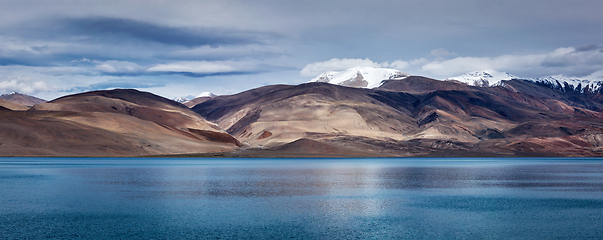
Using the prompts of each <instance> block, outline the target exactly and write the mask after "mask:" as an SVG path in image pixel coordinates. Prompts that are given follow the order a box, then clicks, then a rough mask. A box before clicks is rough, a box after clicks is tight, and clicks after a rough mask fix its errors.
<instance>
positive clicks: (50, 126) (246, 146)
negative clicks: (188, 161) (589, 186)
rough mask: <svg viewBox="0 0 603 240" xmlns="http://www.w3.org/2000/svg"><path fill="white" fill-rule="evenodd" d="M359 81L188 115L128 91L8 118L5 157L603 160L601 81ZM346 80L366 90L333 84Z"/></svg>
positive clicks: (1, 125)
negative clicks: (497, 157)
mask: <svg viewBox="0 0 603 240" xmlns="http://www.w3.org/2000/svg"><path fill="white" fill-rule="evenodd" d="M364 70H365V69H364ZM364 70H363V69H360V68H356V69H352V70H350V71H348V72H352V73H354V71H355V74H356V76H353V75H354V74H348V73H345V74H340V75H338V74H331V75H324V76H322V80H320V79H321V78H320V76H319V78H318V79H319V80H316V79H314V80H313V81H312V82H310V83H305V84H300V85H271V86H264V87H260V88H256V89H251V90H248V91H244V92H241V93H238V94H234V95H221V96H207V97H203V99H202V101H199V102H198V103H195V105H194V106H192V107H190V108H189V107H187V106H186V105H183V104H181V103H178V102H175V101H172V100H169V99H165V98H163V97H160V96H157V95H154V94H152V93H147V92H141V91H137V90H129V89H116V90H107V91H93V92H87V93H81V94H75V95H69V96H65V97H61V98H58V99H55V100H52V101H49V102H45V103H38V104H36V105H33V106H32V107H30V108H28V109H27V110H19V109H15V108H14V107H13V108H12V109H11V108H7V107H3V108H0V155H2V156H146V155H181V156H208V157H209V156H225V157H406V156H446V157H452V156H581V157H586V156H603V121H602V120H603V95H601V93H600V92H599V89H600V88H595V87H591V86H596V85H597V83H595V82H594V81H591V82H589V84H580V83H578V84H580V85H575V86H574V85H572V84H570V83H567V82H566V81H564V82H562V81H559V80H558V79H555V81H557V82H558V83H559V84H557V85H553V84H552V83H553V81H552V80H546V82H545V81H540V80H537V79H520V78H516V77H514V76H512V75H510V74H503V75H501V74H497V73H490V72H486V71H485V73H488V75H490V76H491V77H489V78H488V76H487V75H485V74H482V76H480V74H479V73H478V74H472V75H471V76H469V77H467V78H460V79H457V78H449V79H446V81H442V80H436V79H431V78H427V77H421V76H410V75H408V74H404V73H402V72H399V71H398V72H399V73H398V72H393V74H390V73H388V72H387V71H383V72H385V73H386V74H385V75H383V74H382V73H379V74H381V75H379V74H374V73H366V72H363V71H364ZM369 71H370V70H369ZM388 71H389V70H388ZM346 74H347V75H351V76H352V78H355V79H356V80H358V79H361V80H362V81H365V82H366V83H363V84H360V85H356V86H354V87H348V86H341V85H336V84H330V83H327V82H330V80H331V79H335V78H336V77H337V76H343V75H346ZM347 75H346V76H347ZM360 75H361V78H359V76H360ZM375 75H377V76H381V77H377V78H384V77H383V76H385V77H386V78H384V79H381V80H374V79H373V78H372V76H375ZM329 76H330V77H331V79H329ZM369 76H370V77H369ZM470 77H475V78H478V79H480V78H482V80H483V81H471V80H472V79H471V78H470ZM341 78H345V77H341ZM341 78H339V79H337V80H336V81H339V82H338V83H340V84H342V85H345V84H346V83H345V82H346V80H343V81H342V80H341ZM496 78H501V79H496ZM466 79H469V80H466ZM362 81H356V82H362ZM467 81H468V82H467ZM375 82H378V83H377V84H376V83H375ZM557 82H555V83H557ZM348 83H349V82H348ZM486 83H487V85H486ZM549 83H550V84H549ZM565 83H567V85H566V84H565ZM581 83H583V82H581ZM371 86H373V87H371ZM559 86H561V88H560V87H559ZM568 86H569V87H568ZM577 86H579V88H578V87H577ZM585 86H588V91H585V90H584V89H585V88H586V87H585ZM599 86H600V84H599ZM572 89H573V90H572ZM576 89H579V90H576ZM569 90H572V91H569Z"/></svg>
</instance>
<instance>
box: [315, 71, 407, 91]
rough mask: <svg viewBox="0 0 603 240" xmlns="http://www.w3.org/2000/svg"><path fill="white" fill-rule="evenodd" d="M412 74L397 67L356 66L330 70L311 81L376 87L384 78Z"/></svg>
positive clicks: (391, 78)
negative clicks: (341, 69) (342, 69)
mask: <svg viewBox="0 0 603 240" xmlns="http://www.w3.org/2000/svg"><path fill="white" fill-rule="evenodd" d="M408 76H410V75H409V74H407V73H404V72H401V71H399V70H396V69H389V68H376V67H354V68H350V69H348V70H344V71H329V72H325V73H323V74H320V75H319V76H318V77H315V78H313V79H312V80H310V82H326V83H331V84H336V85H341V86H347V87H359V88H376V87H379V86H380V85H381V82H382V81H383V80H393V79H403V78H405V77H408Z"/></svg>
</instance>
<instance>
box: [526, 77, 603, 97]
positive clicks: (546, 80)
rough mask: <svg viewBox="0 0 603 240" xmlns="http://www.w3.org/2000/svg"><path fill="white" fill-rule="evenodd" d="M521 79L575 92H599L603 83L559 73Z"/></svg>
mask: <svg viewBox="0 0 603 240" xmlns="http://www.w3.org/2000/svg"><path fill="white" fill-rule="evenodd" d="M523 80H525V81H530V82H534V83H538V84H541V85H545V86H548V87H550V88H553V89H558V90H561V91H564V92H577V93H587V92H600V91H601V86H602V85H603V81H601V80H588V79H580V78H567V77H564V76H561V75H556V76H548V77H540V78H528V79H523Z"/></svg>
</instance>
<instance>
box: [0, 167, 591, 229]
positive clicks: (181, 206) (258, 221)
mask: <svg viewBox="0 0 603 240" xmlns="http://www.w3.org/2000/svg"><path fill="white" fill-rule="evenodd" d="M602 193H603V161H600V160H597V159H594V160H593V159H554V160H543V159H540V160H533V159H512V160H510V159H499V160H492V159H489V160H476V159H455V160H448V159H362V160H357V159H338V160H332V159H321V160H300V159H262V160H254V159H243V160H241V159H219V160H216V159H201V160H199V159H60V158H0V236H5V237H6V238H8V239H11V238H103V239H106V238H145V239H146V238H179V239H184V238H289V237H293V238H525V239H534V238H546V239H548V238H596V237H601V235H600V234H601V232H603V194H602Z"/></svg>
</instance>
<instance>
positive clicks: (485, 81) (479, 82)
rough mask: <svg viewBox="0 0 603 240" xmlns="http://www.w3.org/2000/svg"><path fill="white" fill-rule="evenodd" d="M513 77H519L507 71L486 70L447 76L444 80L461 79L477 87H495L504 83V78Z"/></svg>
mask: <svg viewBox="0 0 603 240" xmlns="http://www.w3.org/2000/svg"><path fill="white" fill-rule="evenodd" d="M511 79H518V77H517V76H515V75H513V74H510V73H507V72H498V71H494V70H485V71H476V72H470V73H465V74H463V75H460V76H457V77H450V78H446V79H444V81H459V82H462V83H466V84H468V85H471V86H477V87H493V86H500V85H502V82H501V81H503V80H511Z"/></svg>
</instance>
